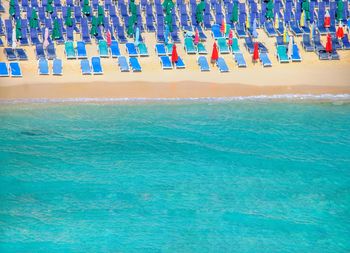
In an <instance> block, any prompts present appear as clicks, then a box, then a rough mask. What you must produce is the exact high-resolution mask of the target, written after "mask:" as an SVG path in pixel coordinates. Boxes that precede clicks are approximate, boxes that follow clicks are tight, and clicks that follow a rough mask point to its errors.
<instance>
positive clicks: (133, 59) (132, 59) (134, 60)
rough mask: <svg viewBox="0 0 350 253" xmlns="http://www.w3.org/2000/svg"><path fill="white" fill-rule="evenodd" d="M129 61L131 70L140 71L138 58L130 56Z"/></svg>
mask: <svg viewBox="0 0 350 253" xmlns="http://www.w3.org/2000/svg"><path fill="white" fill-rule="evenodd" d="M129 63H130V67H131V69H132V72H141V71H142V68H141V65H140V63H139V60H138V59H137V58H136V57H130V58H129Z"/></svg>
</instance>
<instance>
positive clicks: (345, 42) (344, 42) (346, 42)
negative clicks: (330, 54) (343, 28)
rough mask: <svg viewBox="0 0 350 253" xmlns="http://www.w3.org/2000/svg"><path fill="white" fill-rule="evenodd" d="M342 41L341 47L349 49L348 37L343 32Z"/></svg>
mask: <svg viewBox="0 0 350 253" xmlns="http://www.w3.org/2000/svg"><path fill="white" fill-rule="evenodd" d="M342 43H343V49H345V50H349V49H350V42H349V37H348V35H347V34H344V37H343V38H342Z"/></svg>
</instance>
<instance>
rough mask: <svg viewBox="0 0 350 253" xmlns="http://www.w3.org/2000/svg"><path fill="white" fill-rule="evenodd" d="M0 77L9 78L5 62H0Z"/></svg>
mask: <svg viewBox="0 0 350 253" xmlns="http://www.w3.org/2000/svg"><path fill="white" fill-rule="evenodd" d="M0 76H3V77H7V76H9V69H8V68H7V64H6V62H0Z"/></svg>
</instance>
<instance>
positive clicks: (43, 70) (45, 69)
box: [38, 58, 49, 75]
mask: <svg viewBox="0 0 350 253" xmlns="http://www.w3.org/2000/svg"><path fill="white" fill-rule="evenodd" d="M38 64H39V67H38V71H39V75H48V74H49V62H48V61H47V60H46V59H44V58H39V61H38Z"/></svg>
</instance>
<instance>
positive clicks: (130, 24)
mask: <svg viewBox="0 0 350 253" xmlns="http://www.w3.org/2000/svg"><path fill="white" fill-rule="evenodd" d="M134 24H135V21H134V16H130V17H129V21H128V30H127V31H126V32H127V34H128V36H129V37H132V36H133V34H134V33H135V31H134Z"/></svg>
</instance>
